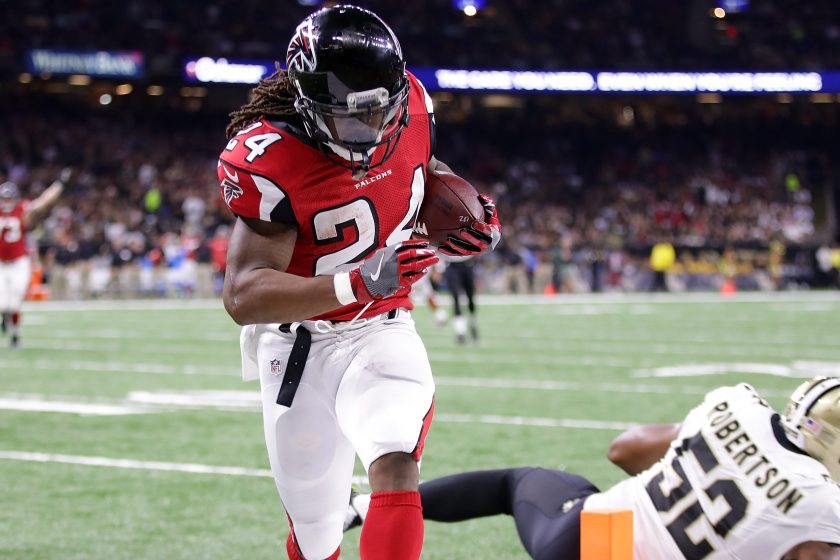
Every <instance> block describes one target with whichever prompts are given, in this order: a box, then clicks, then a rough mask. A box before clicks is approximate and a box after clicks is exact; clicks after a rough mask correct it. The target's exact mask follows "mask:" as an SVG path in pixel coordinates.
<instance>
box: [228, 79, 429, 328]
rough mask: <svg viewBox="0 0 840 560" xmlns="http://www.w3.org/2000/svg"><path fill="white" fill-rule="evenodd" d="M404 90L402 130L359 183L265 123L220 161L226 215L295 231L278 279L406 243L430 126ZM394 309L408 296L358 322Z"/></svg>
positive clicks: (348, 312)
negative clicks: (229, 212)
mask: <svg viewBox="0 0 840 560" xmlns="http://www.w3.org/2000/svg"><path fill="white" fill-rule="evenodd" d="M409 84H410V86H409V87H410V92H409V100H408V112H409V123H408V125H407V126H406V127H405V128H404V129H403V131H402V135H401V137H400V139H399V143H398V144H397V147H396V150H395V151H394V153H393V154H392V155H391V157H390V158H389V159H388V160H387V161H386V162H385V163H383V164H381V165H378V166H376V167H374V168H372V169H371V170H370V172H369V173H368V175H367V176H366V177H365V178H364V179H361V180H356V179H353V177H352V176H351V173H350V170H349V169H346V168H344V167H341V166H339V165H336V164H335V163H333V162H332V161H331V160H330V159H329V157H328V156H326V155H325V154H324V153H323V152H322V151H321V150H320V149H319V147H318V146H317V145H315V144H313V143H312V142H311V141H310V140H309V139H308V138H307V137H306V136H304V135H303V133H302V132H301V131H299V130H297V129H295V128H293V127H291V126H289V125H287V124H285V123H278V122H274V121H267V120H265V119H263V120H260V121H258V122H256V123H254V124H252V125H250V126H247V127H245V128H244V129H243V130H241V131H240V132H239V133H238V134H237V135H236V136H235V137H233V138H232V139H231V140H230V142H228V145H227V147H226V148H225V149H224V150H223V151H222V154H221V156H220V157H219V165H218V175H219V181H220V183H221V190H222V196H223V197H224V200H225V202H226V203H227V205H228V207H230V209H231V210H232V211H233V212H234V213H235V214H237V215H238V216H241V217H245V218H253V219H259V220H263V221H267V222H275V223H285V224H289V225H292V226H294V227H296V228H297V231H298V233H297V240H296V242H295V247H294V252H293V253H292V258H291V261H290V263H289V266H288V269H287V270H286V272H288V273H290V274H295V275H298V276H305V277H312V276H320V275H329V274H335V273H337V272H342V271H346V270H349V269H350V268H353V267H354V266H356V263H358V262H359V261H361V260H363V259H364V258H366V257H368V256H369V255H370V254H371V253H373V252H374V251H376V249H378V248H380V247H384V246H386V245H394V244H396V243H399V242H401V241H405V240H407V239H408V238H409V237H410V236H411V232H412V229H413V227H414V222H415V220H416V217H417V212H418V210H419V208H420V203H421V202H422V200H423V192H424V188H425V183H426V165H427V164H428V162H429V160H430V158H431V156H432V153H433V142H434V117H433V113H432V104H431V99H430V98H429V96H428V94H427V93H426V91H425V89H424V88H423V86H422V85H421V84H420V82H419V81H418V80H417V79H416V78H415V77H414V76H412V75H411V74H409ZM377 149H378V150H384V149H385V148H384V147H383V146H380V147H379V148H377ZM376 155H378V154H375V155H374V159H376ZM398 307H406V308H409V309H410V308H411V307H412V304H411V300H410V299H409V298H408V296H405V297H399V298H387V299H384V300H380V301H376V302H374V303H373V304H372V305H371V306H370V307H369V308H368V309H367V310H365V313H364V314H363V315H362V317H370V316H373V315H378V314H380V313H383V312H386V311H390V310H391V309H395V308H398ZM362 309H363V306H362V305H361V304H358V303H353V304H350V305H346V306H343V307H340V308H338V309H336V310H334V311H331V312H329V313H325V314H323V315H319V316H317V317H311V319H326V320H333V321H345V320H349V319H352V318H354V317H355V316H356V315H357V314H358V313H359V312H360V311H361V310H362Z"/></svg>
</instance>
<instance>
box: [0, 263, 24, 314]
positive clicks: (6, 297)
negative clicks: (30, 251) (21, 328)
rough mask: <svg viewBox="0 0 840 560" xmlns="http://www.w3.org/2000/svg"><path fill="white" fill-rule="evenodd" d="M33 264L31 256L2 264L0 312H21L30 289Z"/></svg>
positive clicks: (0, 267) (0, 270)
mask: <svg viewBox="0 0 840 560" xmlns="http://www.w3.org/2000/svg"><path fill="white" fill-rule="evenodd" d="M31 275H32V263H31V262H30V260H29V256H28V255H27V256H23V257H20V258H19V259H16V260H14V261H10V262H3V263H0V311H19V310H20V308H21V305H23V299H24V298H25V297H26V290H27V289H28V288H29V281H30V280H31Z"/></svg>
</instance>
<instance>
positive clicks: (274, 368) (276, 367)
mask: <svg viewBox="0 0 840 560" xmlns="http://www.w3.org/2000/svg"><path fill="white" fill-rule="evenodd" d="M269 363H270V364H271V375H280V374H281V373H283V369H282V368H281V367H280V366H281V364H282V362H281V361H280V360H278V359H274V360H271V362H269Z"/></svg>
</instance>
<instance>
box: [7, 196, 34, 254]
mask: <svg viewBox="0 0 840 560" xmlns="http://www.w3.org/2000/svg"><path fill="white" fill-rule="evenodd" d="M27 205H28V203H27V202H25V201H21V202H19V203H18V204H17V206H15V207H14V208H13V209H12V211H11V212H5V211H3V210H2V209H0V261H2V262H9V261H15V260H17V259H19V258H20V257H23V256H26V254H27V253H28V252H29V251H27V250H26V222H25V221H24V219H23V216H24V214H25V213H26V207H27Z"/></svg>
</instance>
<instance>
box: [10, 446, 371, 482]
mask: <svg viewBox="0 0 840 560" xmlns="http://www.w3.org/2000/svg"><path fill="white" fill-rule="evenodd" d="M0 459H5V460H9V461H28V462H33V463H63V464H66V465H83V466H86V467H109V468H114V469H135V470H144V471H167V472H179V473H189V474H216V475H226V476H248V477H259V478H272V475H271V471H270V470H268V469H249V468H245V467H216V466H213V465H202V464H198V463H168V462H162V461H138V460H136V459H114V458H110V457H90V456H85V455H62V454H58V453H37V452H32V451H0ZM353 483H354V484H364V485H367V484H368V479H367V477H364V476H354V477H353Z"/></svg>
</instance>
